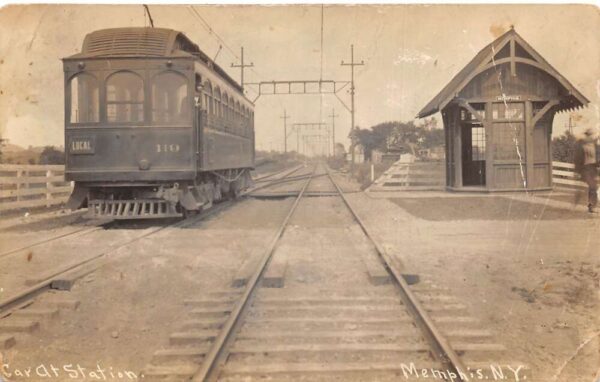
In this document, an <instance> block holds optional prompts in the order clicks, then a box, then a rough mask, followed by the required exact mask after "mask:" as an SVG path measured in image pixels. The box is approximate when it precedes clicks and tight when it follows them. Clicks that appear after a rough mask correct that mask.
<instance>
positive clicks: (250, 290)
mask: <svg viewBox="0 0 600 382" xmlns="http://www.w3.org/2000/svg"><path fill="white" fill-rule="evenodd" d="M315 170H316V166H315V168H314V169H313V171H312V173H311V177H310V178H309V179H307V181H306V182H305V183H304V185H303V186H302V189H301V190H300V192H299V194H298V196H297V197H296V200H294V203H293V204H292V207H291V208H290V211H289V212H288V214H287V215H286V217H285V219H284V220H283V222H282V223H281V226H280V227H279V229H278V230H277V233H276V234H275V236H274V237H273V239H271V242H270V244H269V246H268V247H267V250H266V251H265V253H264V255H263V257H262V258H261V260H260V262H259V263H258V267H257V269H256V271H255V272H254V274H253V275H252V277H251V278H250V279H249V280H248V283H247V284H246V287H245V289H244V293H243V294H242V297H241V299H240V300H239V301H238V302H237V303H236V305H235V307H234V308H233V310H232V311H231V314H230V315H229V317H228V319H227V321H226V322H225V324H224V326H223V329H222V330H221V331H220V333H219V335H218V336H217V337H216V338H215V341H214V342H213V345H212V346H211V349H210V351H209V352H208V353H207V354H206V356H205V357H204V360H203V361H202V366H201V367H200V369H199V370H198V371H197V372H196V373H195V374H194V375H193V376H192V381H202V382H204V381H209V380H212V379H216V377H217V375H216V374H215V372H216V370H217V369H218V365H219V364H221V362H223V361H224V359H225V356H226V355H227V351H226V349H227V347H228V345H229V344H230V343H231V341H232V340H233V339H234V338H235V335H234V333H235V332H236V329H237V326H238V325H240V324H241V323H242V320H241V318H242V316H243V315H244V313H245V312H246V311H247V309H248V308H249V306H250V305H251V304H250V301H251V299H252V296H253V294H254V292H255V290H256V287H257V285H258V282H259V280H260V278H261V276H262V275H263V273H264V272H265V270H266V269H267V265H268V263H269V261H270V260H271V258H272V256H273V254H274V253H275V250H276V248H277V244H278V243H279V240H280V239H281V237H282V236H283V233H284V232H285V229H286V228H287V226H288V223H289V221H290V219H291V217H292V215H293V214H294V211H296V207H298V204H299V203H300V200H301V199H302V196H303V194H304V192H305V191H306V189H307V188H308V185H309V183H310V181H311V178H312V175H314V172H315Z"/></svg>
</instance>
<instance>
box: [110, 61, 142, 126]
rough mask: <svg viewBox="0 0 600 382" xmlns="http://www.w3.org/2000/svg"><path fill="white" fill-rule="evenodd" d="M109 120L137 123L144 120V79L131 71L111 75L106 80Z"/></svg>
mask: <svg viewBox="0 0 600 382" xmlns="http://www.w3.org/2000/svg"><path fill="white" fill-rule="evenodd" d="M106 117H107V119H108V122H121V123H136V122H143V120H144V81H143V80H142V78H141V77H140V76H138V75H137V74H134V73H130V72H119V73H115V74H113V75H111V76H110V77H109V78H108V80H107V81H106Z"/></svg>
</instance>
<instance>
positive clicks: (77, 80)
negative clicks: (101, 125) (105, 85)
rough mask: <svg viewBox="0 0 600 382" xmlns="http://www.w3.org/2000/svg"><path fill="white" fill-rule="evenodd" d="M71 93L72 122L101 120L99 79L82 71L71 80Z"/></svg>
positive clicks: (70, 119) (70, 120)
mask: <svg viewBox="0 0 600 382" xmlns="http://www.w3.org/2000/svg"><path fill="white" fill-rule="evenodd" d="M69 90H70V95H71V108H70V110H69V111H70V118H69V122H70V123H90V122H99V121H100V113H99V110H100V91H99V87H98V80H97V79H96V77H94V76H92V75H91V74H86V73H80V74H77V75H76V76H74V77H73V78H72V79H71V80H70V81H69Z"/></svg>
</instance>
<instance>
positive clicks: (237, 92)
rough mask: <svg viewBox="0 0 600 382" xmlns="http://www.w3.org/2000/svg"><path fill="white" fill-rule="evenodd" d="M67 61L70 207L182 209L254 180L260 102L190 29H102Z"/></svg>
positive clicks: (176, 212)
mask: <svg viewBox="0 0 600 382" xmlns="http://www.w3.org/2000/svg"><path fill="white" fill-rule="evenodd" d="M63 65H64V73H65V148H66V150H65V151H66V169H65V178H66V180H69V181H75V189H74V191H73V193H72V195H71V197H70V199H69V201H68V204H67V205H68V207H70V208H73V209H74V208H81V207H84V206H86V205H87V207H88V209H89V211H90V213H91V214H92V215H93V216H96V217H112V218H116V219H137V218H157V217H174V216H182V215H186V214H187V213H189V212H191V211H199V210H202V209H203V208H206V207H209V206H210V205H212V203H213V202H215V201H218V200H220V199H222V198H225V197H234V196H235V195H237V194H238V193H239V192H240V191H241V190H243V189H244V188H246V187H248V185H249V184H250V183H251V182H252V179H251V177H250V170H251V169H252V168H253V166H254V155H255V153H254V105H253V104H252V102H250V101H249V100H248V99H247V98H246V97H244V94H243V91H242V88H241V86H240V85H238V84H237V83H236V82H235V81H234V80H232V79H231V77H229V76H228V75H227V73H225V71H224V70H223V69H222V68H220V67H219V66H218V65H216V64H215V63H214V62H213V61H212V60H211V59H210V58H209V57H208V56H207V55H206V54H204V53H203V52H202V51H201V50H200V49H199V48H198V46H197V45H196V44H194V43H193V42H191V41H190V40H189V39H188V38H187V37H186V36H185V35H184V34H183V33H181V32H177V31H174V30H170V29H161V28H115V29H103V30H99V31H95V32H92V33H90V34H88V35H87V36H86V37H85V40H84V43H83V49H82V51H81V53H78V54H75V55H73V56H70V57H67V58H64V59H63Z"/></svg>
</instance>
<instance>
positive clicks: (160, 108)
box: [152, 72, 191, 123]
mask: <svg viewBox="0 0 600 382" xmlns="http://www.w3.org/2000/svg"><path fill="white" fill-rule="evenodd" d="M152 121H153V122H156V123H186V122H191V120H190V99H189V97H188V81H187V79H186V78H185V77H184V76H183V75H181V74H178V73H174V72H166V73H161V74H159V75H157V76H156V77H155V79H154V81H153V83H152Z"/></svg>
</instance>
